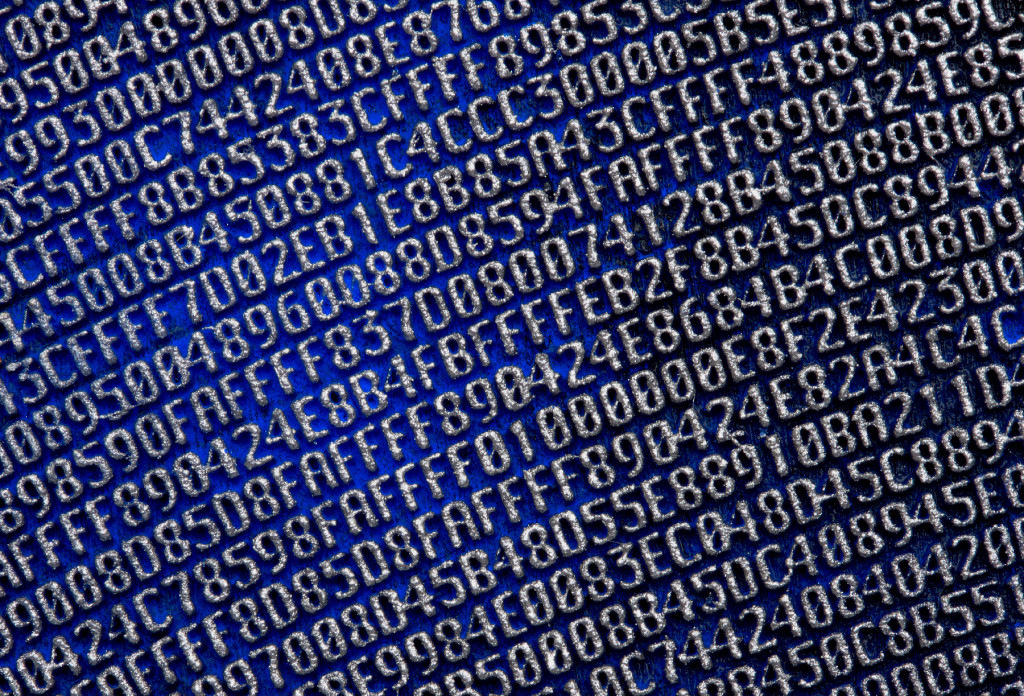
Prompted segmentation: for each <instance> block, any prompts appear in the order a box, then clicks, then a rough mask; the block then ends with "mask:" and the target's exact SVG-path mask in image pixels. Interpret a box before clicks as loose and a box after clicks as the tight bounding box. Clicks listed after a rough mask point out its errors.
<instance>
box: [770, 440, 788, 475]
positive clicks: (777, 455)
mask: <svg viewBox="0 0 1024 696" xmlns="http://www.w3.org/2000/svg"><path fill="white" fill-rule="evenodd" d="M764 444H765V447H767V448H768V452H769V454H771V455H772V460H773V461H774V462H775V471H777V472H778V474H779V476H780V477H786V476H789V462H787V461H786V458H785V457H784V456H783V455H782V440H780V439H779V436H778V435H774V434H773V435H769V436H768V437H766V438H765V439H764Z"/></svg>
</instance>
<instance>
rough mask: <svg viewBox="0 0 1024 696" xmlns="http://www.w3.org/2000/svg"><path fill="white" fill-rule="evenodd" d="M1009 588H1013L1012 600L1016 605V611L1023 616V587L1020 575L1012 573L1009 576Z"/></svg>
mask: <svg viewBox="0 0 1024 696" xmlns="http://www.w3.org/2000/svg"><path fill="white" fill-rule="evenodd" d="M1010 589H1012V590H1013V600H1014V603H1015V604H1016V605H1017V613H1018V614H1020V615H1022V616H1024V587H1021V582H1020V575H1018V574H1017V573H1014V575H1013V577H1011V578H1010Z"/></svg>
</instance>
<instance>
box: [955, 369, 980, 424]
mask: <svg viewBox="0 0 1024 696" xmlns="http://www.w3.org/2000/svg"><path fill="white" fill-rule="evenodd" d="M953 388H954V389H956V395H957V397H958V398H959V399H960V406H961V407H962V408H963V410H964V416H966V417H967V418H970V417H971V416H973V415H974V413H975V411H974V401H972V400H971V393H970V392H969V391H968V390H967V380H966V379H964V376H963V375H957V376H956V377H954V378H953Z"/></svg>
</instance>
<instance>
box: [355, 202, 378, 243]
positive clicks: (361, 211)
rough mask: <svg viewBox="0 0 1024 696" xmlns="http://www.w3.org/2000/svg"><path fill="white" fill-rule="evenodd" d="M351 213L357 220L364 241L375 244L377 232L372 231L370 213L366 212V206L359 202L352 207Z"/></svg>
mask: <svg viewBox="0 0 1024 696" xmlns="http://www.w3.org/2000/svg"><path fill="white" fill-rule="evenodd" d="M352 214H353V215H354V216H355V218H356V220H358V221H359V227H360V229H362V231H363V236H364V237H366V241H368V242H369V243H370V244H376V243H377V233H376V232H374V231H373V224H372V223H371V222H370V214H369V213H367V212H366V206H365V205H363V204H362V203H360V204H359V205H357V206H356V207H355V208H353V209H352Z"/></svg>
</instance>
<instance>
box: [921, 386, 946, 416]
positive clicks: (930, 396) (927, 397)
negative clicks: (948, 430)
mask: <svg viewBox="0 0 1024 696" xmlns="http://www.w3.org/2000/svg"><path fill="white" fill-rule="evenodd" d="M920 394H921V397H922V398H923V399H924V402H925V403H926V404H927V405H928V418H929V420H931V422H932V425H934V426H939V425H942V409H941V408H939V402H938V400H937V399H936V398H935V387H934V386H932V385H931V384H926V385H925V386H923V387H921V391H920Z"/></svg>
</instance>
